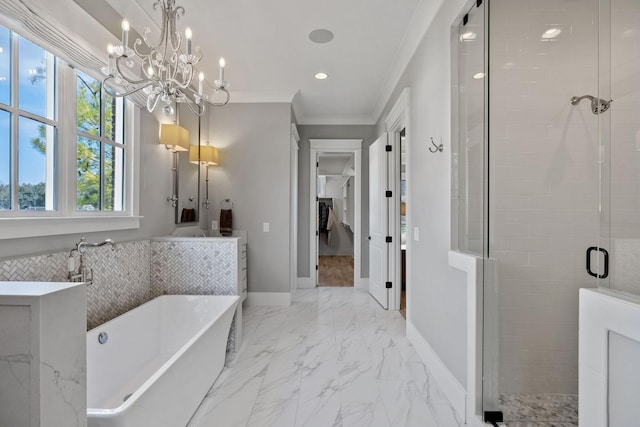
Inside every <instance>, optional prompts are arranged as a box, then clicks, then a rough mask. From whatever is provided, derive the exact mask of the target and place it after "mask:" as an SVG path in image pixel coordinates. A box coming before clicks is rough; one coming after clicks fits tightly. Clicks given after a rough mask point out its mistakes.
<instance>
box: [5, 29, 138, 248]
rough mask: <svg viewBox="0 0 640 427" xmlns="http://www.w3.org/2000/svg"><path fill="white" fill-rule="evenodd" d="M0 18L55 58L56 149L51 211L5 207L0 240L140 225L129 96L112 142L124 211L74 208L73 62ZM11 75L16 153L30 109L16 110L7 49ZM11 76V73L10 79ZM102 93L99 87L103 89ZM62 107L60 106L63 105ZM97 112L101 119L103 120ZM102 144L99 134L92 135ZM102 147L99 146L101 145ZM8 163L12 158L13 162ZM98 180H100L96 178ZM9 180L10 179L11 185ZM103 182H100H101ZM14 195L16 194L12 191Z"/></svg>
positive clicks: (75, 132) (132, 110) (15, 85)
mask: <svg viewBox="0 0 640 427" xmlns="http://www.w3.org/2000/svg"><path fill="white" fill-rule="evenodd" d="M3 21H4V20H0V25H2V26H3V27H5V28H7V29H8V30H9V31H11V32H12V33H14V34H16V35H18V36H20V37H23V38H25V39H27V40H29V41H30V42H32V43H34V44H36V45H38V46H40V47H42V48H43V49H45V50H46V51H47V52H49V53H51V54H52V55H54V57H55V64H56V73H55V87H56V91H55V94H56V95H55V96H56V98H55V107H54V108H55V111H56V115H55V116H54V117H55V120H53V121H52V122H55V126H56V140H55V141H56V142H55V144H56V153H55V163H56V165H55V174H56V177H55V184H54V185H55V193H56V196H57V197H56V202H55V206H56V210H53V211H27V210H22V211H21V210H15V209H14V210H8V211H0V240H3V239H15V238H23V237H37V236H51V235H63V234H75V233H89V232H99V231H111V230H124V229H134V228H140V219H141V218H142V217H140V216H139V190H138V183H139V172H138V170H139V168H138V167H136V166H137V165H138V164H139V154H140V147H139V141H140V130H139V122H140V110H139V107H137V106H135V105H134V104H133V102H131V101H130V100H126V99H125V100H124V136H123V141H124V143H123V144H116V145H115V146H117V147H122V148H123V149H124V150H125V151H124V153H125V154H124V171H123V172H124V182H123V191H124V197H123V201H122V203H123V208H124V209H123V210H122V211H113V210H112V211H104V210H100V211H98V210H95V211H80V210H77V209H76V196H77V193H76V173H77V167H76V157H77V151H76V150H77V149H76V144H77V135H79V134H80V133H79V131H78V129H77V95H76V87H77V86H76V67H74V66H72V65H70V64H69V63H68V62H67V61H66V60H65V58H63V57H60V56H59V55H58V54H57V50H56V49H55V48H52V46H50V45H48V44H47V43H43V42H42V41H41V40H40V39H39V38H37V37H33V36H32V35H30V34H25V33H24V32H23V31H20V30H18V31H16V30H17V29H16V28H14V27H13V26H12V25H7V24H9V23H8V22H3ZM17 40H18V38H17V37H12V41H11V43H12V50H13V49H15V45H16V44H17ZM11 54H12V61H13V62H12V73H13V75H12V79H11V103H12V105H10V106H9V107H10V109H7V108H2V109H3V110H5V111H8V112H9V113H10V114H11V115H12V117H11V119H10V120H11V141H10V144H11V150H12V153H13V154H12V155H14V156H15V151H16V150H17V149H18V148H17V145H18V143H17V141H18V137H17V128H16V126H15V125H14V123H17V122H18V120H19V117H20V116H22V117H27V118H30V119H31V118H34V115H33V114H30V113H27V112H24V111H21V110H20V109H19V105H17V100H18V96H19V95H18V92H17V90H18V79H17V73H16V72H15V70H16V67H17V66H18V65H17V63H15V62H17V58H16V57H17V56H18V55H19V52H18V53H17V54H16V53H14V52H13V51H12V53H11ZM78 69H80V70H81V71H82V72H83V73H85V74H87V75H89V76H91V77H93V78H95V79H96V80H98V81H100V82H101V81H102V77H101V75H100V73H99V72H97V71H92V70H87V69H81V68H78ZM14 76H15V78H14ZM103 92H104V91H103ZM62 106H65V107H62ZM102 116H103V114H102V112H101V121H102ZM35 117H37V119H36V120H38V121H42V122H43V123H46V124H50V123H49V122H50V121H43V120H42V118H41V117H40V116H35ZM95 139H97V140H99V141H100V143H101V146H103V141H102V136H100V137H99V138H98V137H95ZM101 151H102V150H101ZM103 156H104V154H103V153H101V168H102V167H103V159H102V158H103ZM12 164H13V163H12ZM11 179H12V180H15V179H17V171H16V170H15V168H12V170H11ZM101 181H102V179H101ZM12 185H13V184H12ZM101 185H102V184H101ZM12 198H13V199H15V196H14V195H12Z"/></svg>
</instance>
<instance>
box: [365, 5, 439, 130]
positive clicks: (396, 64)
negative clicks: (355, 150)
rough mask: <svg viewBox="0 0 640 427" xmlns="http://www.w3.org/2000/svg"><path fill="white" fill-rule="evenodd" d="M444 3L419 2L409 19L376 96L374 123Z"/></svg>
mask: <svg viewBox="0 0 640 427" xmlns="http://www.w3.org/2000/svg"><path fill="white" fill-rule="evenodd" d="M443 3H444V0H421V1H420V3H419V4H418V6H417V7H416V11H415V13H414V14H413V17H412V18H411V22H410V23H409V25H408V26H407V32H406V33H405V36H404V39H403V40H402V42H401V43H400V46H401V47H400V49H399V50H398V51H397V53H396V55H395V57H394V59H393V60H392V61H391V63H392V64H393V66H392V67H391V70H390V71H389V74H388V75H387V78H386V79H385V81H384V83H383V85H382V86H381V89H380V94H379V95H378V101H377V102H376V106H375V108H374V110H373V117H374V118H375V120H374V123H375V122H377V121H378V120H379V119H380V116H381V115H382V112H383V111H384V108H385V106H386V105H387V103H388V102H389V100H390V98H391V95H392V94H393V91H394V90H395V88H396V86H397V85H398V82H399V81H400V78H401V77H402V75H403V74H404V72H405V70H406V69H407V67H408V66H409V63H410V62H411V60H412V59H413V56H414V55H415V53H416V50H418V46H420V43H421V42H422V39H423V38H424V36H425V34H426V33H427V30H428V29H429V27H430V26H431V23H432V22H433V19H434V18H435V16H436V14H437V13H438V10H440V7H441V6H442V4H443Z"/></svg>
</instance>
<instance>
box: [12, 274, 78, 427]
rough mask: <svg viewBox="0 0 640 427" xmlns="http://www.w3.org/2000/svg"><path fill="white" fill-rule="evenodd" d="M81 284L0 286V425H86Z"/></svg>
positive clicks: (14, 284)
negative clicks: (0, 389)
mask: <svg viewBox="0 0 640 427" xmlns="http://www.w3.org/2000/svg"><path fill="white" fill-rule="evenodd" d="M86 325H87V291H86V287H85V285H84V283H45V282H0V384H2V392H1V393H0V426H29V427H36V426H38V427H47V426H50V427H59V426H69V427H73V426H86V425H87V418H86V407H87V405H86V402H87V400H86V399H87V385H86V378H87V372H86V366H87V364H86V357H87V356H86V353H87V350H86V348H87V347H86V345H87V333H86V332H87V331H86Z"/></svg>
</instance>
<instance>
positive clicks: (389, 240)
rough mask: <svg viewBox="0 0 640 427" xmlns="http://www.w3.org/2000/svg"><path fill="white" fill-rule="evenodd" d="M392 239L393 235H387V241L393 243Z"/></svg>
mask: <svg viewBox="0 0 640 427" xmlns="http://www.w3.org/2000/svg"><path fill="white" fill-rule="evenodd" d="M392 240H393V239H392V238H391V236H387V238H386V239H385V241H386V242H387V243H391V242H392Z"/></svg>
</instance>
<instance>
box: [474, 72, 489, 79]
mask: <svg viewBox="0 0 640 427" xmlns="http://www.w3.org/2000/svg"><path fill="white" fill-rule="evenodd" d="M485 77H486V74H485V73H476V74H474V75H473V78H474V79H476V80H480V79H484V78H485Z"/></svg>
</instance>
